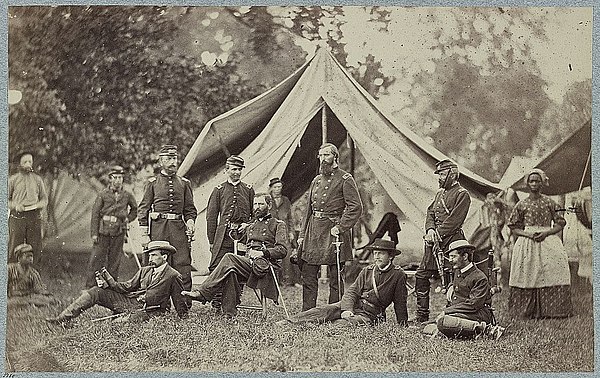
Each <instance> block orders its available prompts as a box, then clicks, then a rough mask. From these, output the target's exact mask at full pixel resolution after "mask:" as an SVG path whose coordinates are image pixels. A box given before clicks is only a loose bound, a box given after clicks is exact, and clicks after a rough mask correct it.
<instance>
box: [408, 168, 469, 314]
mask: <svg viewBox="0 0 600 378" xmlns="http://www.w3.org/2000/svg"><path fill="white" fill-rule="evenodd" d="M434 173H435V174H437V175H438V183H439V187H440V189H439V190H438V192H437V193H436V195H435V198H434V200H433V202H432V203H431V205H429V207H428V208H427V215H426V219H425V230H426V233H425V236H423V239H424V240H425V252H424V255H423V260H422V261H421V264H420V265H419V268H418V269H417V272H416V273H415V292H416V297H417V316H416V318H415V322H416V323H425V322H428V321H429V290H430V285H431V284H430V282H429V279H430V278H431V277H433V276H435V275H436V274H439V272H440V271H442V274H443V271H444V269H445V267H444V265H445V261H446V259H447V258H446V257H445V256H446V255H447V251H448V245H449V244H450V243H451V242H453V241H455V240H464V239H465V234H464V232H463V230H462V225H463V223H464V221H465V219H466V217H467V213H468V212H469V207H470V205H471V197H470V195H469V192H468V191H467V190H466V189H465V188H463V187H462V186H461V185H460V184H459V182H458V177H459V171H458V165H457V164H456V163H454V162H453V161H451V160H449V159H446V160H442V161H440V162H439V163H437V164H436V169H435V171H434ZM438 252H441V254H440V255H438V256H436V255H435V254H436V253H438ZM441 257H443V258H441ZM440 260H441V261H440ZM438 261H439V263H438ZM440 263H441V266H438V265H440ZM443 281H444V280H442V282H443ZM446 284H447V283H446ZM443 289H444V290H445V288H443Z"/></svg>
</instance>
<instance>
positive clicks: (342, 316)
mask: <svg viewBox="0 0 600 378" xmlns="http://www.w3.org/2000/svg"><path fill="white" fill-rule="evenodd" d="M340 316H341V318H342V319H348V318H349V317H351V316H354V313H353V312H352V311H348V310H346V311H343V312H342V314H341V315H340Z"/></svg>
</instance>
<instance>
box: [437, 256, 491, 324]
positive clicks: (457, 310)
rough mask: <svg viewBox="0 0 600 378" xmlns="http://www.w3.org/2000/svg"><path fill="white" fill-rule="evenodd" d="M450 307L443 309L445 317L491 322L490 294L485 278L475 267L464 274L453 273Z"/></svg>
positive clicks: (457, 271) (449, 293)
mask: <svg viewBox="0 0 600 378" xmlns="http://www.w3.org/2000/svg"><path fill="white" fill-rule="evenodd" d="M448 296H449V297H450V303H451V304H450V305H449V306H448V307H446V308H445V309H444V313H445V314H446V315H452V316H458V317H461V318H466V319H471V320H475V321H484V322H488V323H489V322H491V320H492V310H491V306H492V293H491V292H490V283H489V281H488V278H487V276H486V275H485V273H483V272H482V271H481V270H479V268H477V267H476V266H475V265H473V266H471V267H470V268H469V269H468V270H467V271H466V272H464V273H461V272H460V269H456V270H455V271H454V282H453V283H452V288H451V292H450V291H449V292H448Z"/></svg>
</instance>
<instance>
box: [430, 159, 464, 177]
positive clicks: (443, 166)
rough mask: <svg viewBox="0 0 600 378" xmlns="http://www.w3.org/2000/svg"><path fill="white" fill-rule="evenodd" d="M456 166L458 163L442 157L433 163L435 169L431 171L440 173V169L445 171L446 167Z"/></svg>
mask: <svg viewBox="0 0 600 378" xmlns="http://www.w3.org/2000/svg"><path fill="white" fill-rule="evenodd" d="M452 168H458V164H456V163H455V162H453V161H452V160H450V159H444V160H442V161H440V162H439V163H437V164H436V165H435V171H433V173H436V174H437V173H440V172H441V171H445V170H446V169H452Z"/></svg>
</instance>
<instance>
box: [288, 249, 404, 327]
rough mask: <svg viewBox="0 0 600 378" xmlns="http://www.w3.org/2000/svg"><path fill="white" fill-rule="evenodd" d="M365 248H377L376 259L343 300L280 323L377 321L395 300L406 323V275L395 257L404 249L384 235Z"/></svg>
mask: <svg viewBox="0 0 600 378" xmlns="http://www.w3.org/2000/svg"><path fill="white" fill-rule="evenodd" d="M365 249H370V250H372V251H373V257H374V260H375V263H374V264H372V265H369V266H367V267H365V268H363V269H362V270H361V272H360V273H359V274H358V277H357V278H356V281H354V283H353V284H352V285H351V286H350V287H349V288H348V290H347V291H346V292H345V293H344V295H343V297H342V300H341V301H340V302H336V303H333V304H327V305H323V306H318V307H315V308H311V309H310V310H306V311H303V312H301V313H299V314H297V315H294V316H292V317H291V318H290V319H285V320H281V321H279V322H277V324H278V325H286V324H289V323H293V324H297V323H307V322H311V323H324V322H334V323H336V324H351V325H360V324H375V323H376V322H378V321H380V320H384V319H385V310H386V308H387V307H388V306H389V305H390V304H392V303H394V311H395V313H396V321H397V322H398V324H400V325H402V326H406V324H407V321H408V311H407V309H406V297H407V290H406V275H405V274H404V271H403V270H402V268H401V267H400V266H398V265H395V264H394V263H393V261H392V260H393V259H394V257H395V256H396V255H397V254H399V253H400V251H399V250H397V249H396V248H395V244H394V242H393V241H391V240H384V239H375V240H374V241H373V243H372V244H371V245H368V246H366V247H365Z"/></svg>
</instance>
